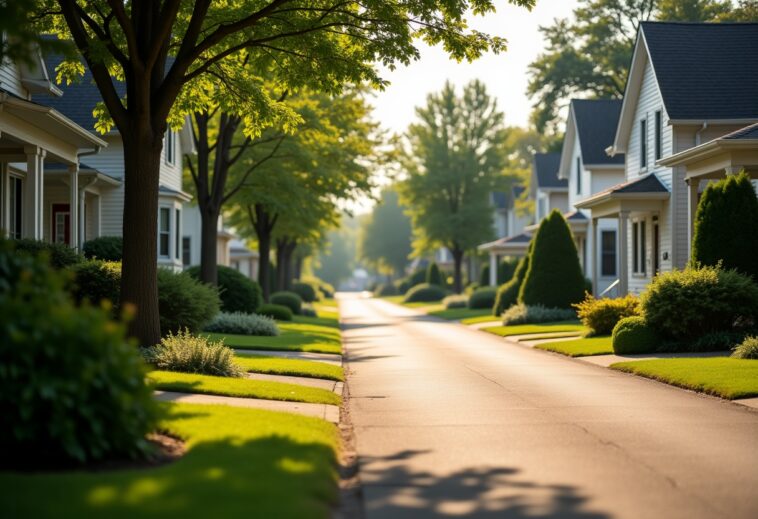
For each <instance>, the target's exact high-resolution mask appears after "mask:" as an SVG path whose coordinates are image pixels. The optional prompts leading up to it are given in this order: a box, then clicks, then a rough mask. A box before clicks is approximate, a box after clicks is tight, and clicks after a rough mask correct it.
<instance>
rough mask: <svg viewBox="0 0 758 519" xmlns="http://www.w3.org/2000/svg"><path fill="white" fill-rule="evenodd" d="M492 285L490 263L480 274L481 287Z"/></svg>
mask: <svg viewBox="0 0 758 519" xmlns="http://www.w3.org/2000/svg"><path fill="white" fill-rule="evenodd" d="M489 284H490V265H489V263H488V264H487V265H485V266H483V267H482V271H481V272H480V273H479V286H480V287H486V286H487V285H489Z"/></svg>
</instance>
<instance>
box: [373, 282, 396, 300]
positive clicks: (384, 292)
mask: <svg viewBox="0 0 758 519" xmlns="http://www.w3.org/2000/svg"><path fill="white" fill-rule="evenodd" d="M374 295H375V296H377V297H387V296H396V295H399V294H398V289H397V286H395V285H394V284H393V283H380V284H379V285H378V286H377V287H376V289H375V290H374Z"/></svg>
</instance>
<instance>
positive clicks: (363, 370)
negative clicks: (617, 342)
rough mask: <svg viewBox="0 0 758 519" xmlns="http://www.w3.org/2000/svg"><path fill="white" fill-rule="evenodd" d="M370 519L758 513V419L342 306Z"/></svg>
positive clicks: (697, 398)
mask: <svg viewBox="0 0 758 519" xmlns="http://www.w3.org/2000/svg"><path fill="white" fill-rule="evenodd" d="M340 311H341V315H342V319H343V322H344V325H345V332H344V338H345V344H346V350H347V360H348V367H349V370H350V375H349V377H348V386H349V391H350V414H351V418H352V421H353V425H354V427H355V435H356V447H357V450H358V455H359V460H360V477H361V480H362V483H363V493H364V502H365V512H366V517H368V518H369V519H373V518H393V519H394V518H404V517H409V518H423V517H482V518H511V517H512V518H527V517H529V518H533V517H567V518H577V519H578V518H587V519H590V518H591V519H600V518H607V517H608V518H610V517H614V518H616V517H619V518H627V517H628V518H635V519H639V518H666V519H675V518H687V519H695V518H705V517H708V518H730V519H735V518H750V519H754V518H756V517H758V491H757V490H756V489H758V412H756V411H754V410H750V409H747V408H742V407H740V406H737V405H735V404H731V403H729V402H724V401H720V400H717V399H715V398H710V397H706V396H702V395H698V394H695V393H691V392H687V391H683V390H680V389H676V388H672V387H668V386H666V385H663V384H659V383H656V382H653V381H649V380H645V379H641V378H636V377H633V376H630V375H626V374H622V373H617V372H613V371H610V370H608V369H605V368H601V367H598V366H592V365H588V364H584V363H580V362H576V361H572V360H570V359H566V358H562V357H559V356H557V355H554V354H550V353H547V352H542V351H536V350H532V349H528V348H525V347H523V346H519V345H516V344H513V343H510V342H508V341H506V340H504V339H502V338H498V337H495V336H491V335H488V334H486V333H483V332H478V331H475V330H470V329H467V328H465V327H464V326H461V325H457V324H452V323H447V322H442V321H440V320H438V319H435V318H431V317H427V316H423V315H419V314H418V313H417V312H415V311H412V310H408V309H405V308H402V307H399V306H396V305H393V304H391V303H387V302H384V301H381V300H374V299H360V298H359V297H357V296H349V295H345V296H344V297H343V298H342V299H341V300H340Z"/></svg>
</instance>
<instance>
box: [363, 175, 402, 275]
mask: <svg viewBox="0 0 758 519" xmlns="http://www.w3.org/2000/svg"><path fill="white" fill-rule="evenodd" d="M358 250H359V255H360V257H361V259H362V260H364V261H365V262H366V264H368V265H370V266H371V267H373V268H375V269H376V270H377V271H379V272H383V273H387V274H394V275H396V276H400V275H402V274H403V272H404V270H405V266H406V265H407V264H408V256H410V254H411V221H410V218H408V215H406V214H405V213H404V212H403V208H402V207H401V206H400V203H399V199H398V194H397V191H396V190H394V189H392V188H386V189H385V190H384V191H382V195H381V199H380V200H379V202H378V203H377V204H376V206H374V210H373V211H372V212H371V214H369V215H367V216H366V218H365V219H364V220H363V221H362V225H361V228H360V234H359V238H358Z"/></svg>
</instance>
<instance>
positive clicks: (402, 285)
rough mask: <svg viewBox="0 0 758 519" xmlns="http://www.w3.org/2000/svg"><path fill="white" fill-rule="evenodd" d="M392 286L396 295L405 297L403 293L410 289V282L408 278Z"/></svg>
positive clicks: (399, 280)
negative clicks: (395, 290)
mask: <svg viewBox="0 0 758 519" xmlns="http://www.w3.org/2000/svg"><path fill="white" fill-rule="evenodd" d="M392 284H393V285H394V286H395V288H396V289H397V295H399V296H402V295H405V293H406V292H408V290H410V289H411V282H410V281H409V279H408V278H403V279H398V280H397V281H395V282H394V283H392Z"/></svg>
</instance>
